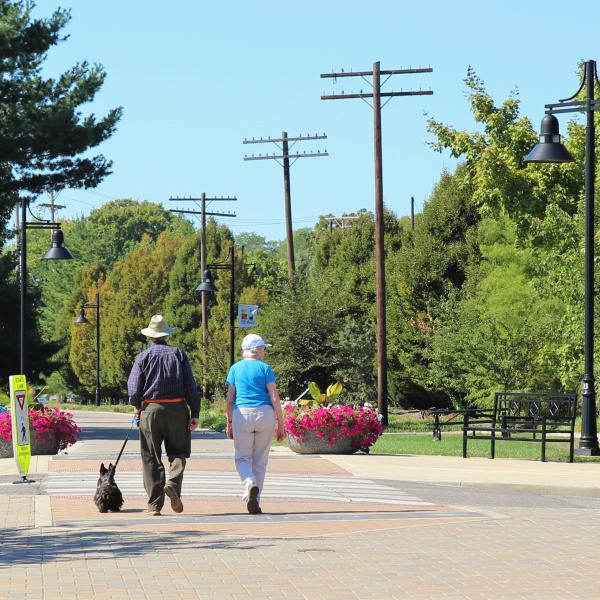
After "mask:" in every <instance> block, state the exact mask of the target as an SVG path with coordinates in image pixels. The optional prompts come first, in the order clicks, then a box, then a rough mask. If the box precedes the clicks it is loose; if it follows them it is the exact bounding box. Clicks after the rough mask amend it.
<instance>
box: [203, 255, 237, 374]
mask: <svg viewBox="0 0 600 600" xmlns="http://www.w3.org/2000/svg"><path fill="white" fill-rule="evenodd" d="M229 258H230V260H229V263H215V264H212V265H207V266H208V269H207V270H206V271H204V273H203V274H202V275H203V279H202V283H201V284H200V285H199V286H198V287H197V288H196V291H197V292H210V293H214V292H217V291H219V290H218V288H217V287H216V286H215V284H214V283H213V274H212V271H211V269H229V273H230V278H229V365H230V366H231V365H232V364H233V363H234V362H235V246H234V244H233V243H232V244H231V247H230V248H229Z"/></svg>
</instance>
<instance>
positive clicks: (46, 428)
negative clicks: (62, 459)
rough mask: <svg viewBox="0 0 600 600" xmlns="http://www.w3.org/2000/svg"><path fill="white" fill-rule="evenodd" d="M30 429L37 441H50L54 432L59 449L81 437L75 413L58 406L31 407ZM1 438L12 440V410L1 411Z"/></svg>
mask: <svg viewBox="0 0 600 600" xmlns="http://www.w3.org/2000/svg"><path fill="white" fill-rule="evenodd" d="M29 429H30V431H31V433H32V434H33V439H34V440H36V441H42V442H46V441H48V434H51V433H54V434H55V435H56V439H57V440H58V444H59V445H58V447H59V450H64V449H65V448H67V447H68V446H70V445H71V444H74V443H75V442H76V441H77V440H78V439H79V434H80V433H81V429H80V428H79V427H77V424H76V423H75V421H73V415H72V414H71V413H69V412H65V411H62V410H59V409H58V408H52V409H44V408H30V409H29ZM0 440H12V425H11V420H10V411H6V412H0Z"/></svg>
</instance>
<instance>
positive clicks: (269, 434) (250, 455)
mask: <svg viewBox="0 0 600 600" xmlns="http://www.w3.org/2000/svg"><path fill="white" fill-rule="evenodd" d="M232 421H233V423H232V426H233V445H234V448H235V468H236V469H237V472H238V474H239V476H240V479H241V480H242V483H244V484H245V483H246V482H247V480H248V479H250V480H251V481H252V482H253V483H255V484H256V485H257V486H258V489H259V492H261V493H262V491H263V485H264V483H265V474H266V472H267V461H268V460H269V450H270V449H271V441H272V439H273V433H274V432H275V412H274V411H273V407H272V406H269V405H267V404H265V405H264V406H259V407H257V408H249V407H245V406H241V407H239V408H238V407H236V408H235V410H234V411H233V419H232Z"/></svg>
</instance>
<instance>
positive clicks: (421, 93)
mask: <svg viewBox="0 0 600 600" xmlns="http://www.w3.org/2000/svg"><path fill="white" fill-rule="evenodd" d="M431 95H433V91H432V90H418V91H412V90H410V91H407V92H381V93H380V94H379V96H380V97H382V98H383V97H384V96H386V97H388V96H389V97H390V98H391V97H394V96H431ZM346 98H373V94H372V93H371V94H363V93H362V92H361V93H358V94H329V95H327V96H321V100H343V99H346Z"/></svg>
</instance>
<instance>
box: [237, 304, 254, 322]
mask: <svg viewBox="0 0 600 600" xmlns="http://www.w3.org/2000/svg"><path fill="white" fill-rule="evenodd" d="M257 313H258V306H257V305H256V304H238V326H239V327H256V314H257Z"/></svg>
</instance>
